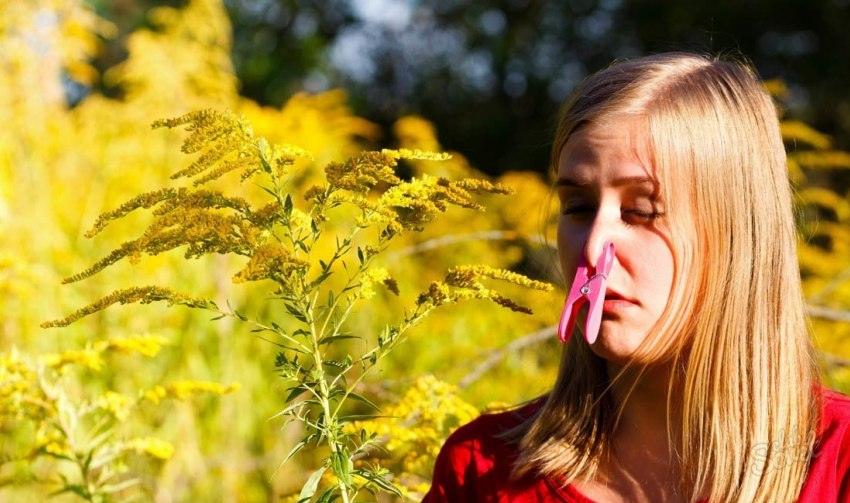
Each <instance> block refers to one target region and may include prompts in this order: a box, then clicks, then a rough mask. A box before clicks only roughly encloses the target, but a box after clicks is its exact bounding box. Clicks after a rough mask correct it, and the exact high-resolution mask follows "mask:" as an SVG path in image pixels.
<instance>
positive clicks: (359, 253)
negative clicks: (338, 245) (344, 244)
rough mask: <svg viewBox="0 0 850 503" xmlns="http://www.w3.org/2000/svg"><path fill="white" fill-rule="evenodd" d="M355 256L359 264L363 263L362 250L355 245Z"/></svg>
mask: <svg viewBox="0 0 850 503" xmlns="http://www.w3.org/2000/svg"><path fill="white" fill-rule="evenodd" d="M357 258H358V259H360V265H363V250H361V249H360V247H359V246H358V247H357Z"/></svg>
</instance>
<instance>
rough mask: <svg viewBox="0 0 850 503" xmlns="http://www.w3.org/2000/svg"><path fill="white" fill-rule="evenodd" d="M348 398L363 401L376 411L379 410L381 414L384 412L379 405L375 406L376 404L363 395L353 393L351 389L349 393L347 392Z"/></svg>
mask: <svg viewBox="0 0 850 503" xmlns="http://www.w3.org/2000/svg"><path fill="white" fill-rule="evenodd" d="M348 398H353V399H355V400H357V401H358V402H363V403H365V404H366V405H368V406H369V407H372V408H373V409H375V410H377V411H378V412H380V413H381V414H383V413H384V411H382V410H381V408H380V407H378V406H377V405H375V404H374V403H372V402H370V401H369V400H367V399H366V398H365V397H363V396H361V395H358V394H357V393H355V392H353V391H352V392H351V393H349V394H348Z"/></svg>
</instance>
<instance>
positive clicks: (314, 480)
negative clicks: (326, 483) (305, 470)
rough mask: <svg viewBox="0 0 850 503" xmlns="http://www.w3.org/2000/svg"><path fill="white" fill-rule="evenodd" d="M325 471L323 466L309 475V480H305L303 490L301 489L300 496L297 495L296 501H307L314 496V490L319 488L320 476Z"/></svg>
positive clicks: (325, 467) (325, 468)
mask: <svg viewBox="0 0 850 503" xmlns="http://www.w3.org/2000/svg"><path fill="white" fill-rule="evenodd" d="M327 469H328V467H327V466H323V467H321V468H319V469H318V470H316V471H315V472H313V474H312V475H310V478H309V479H307V483H306V484H304V487H303V488H301V494H299V495H298V501H301V500H302V499H305V498H306V499H307V501H309V500H310V499H311V498H312V497H313V495H314V494H316V489H317V488H318V487H319V480H321V478H322V475H323V474H324V473H325V470H327Z"/></svg>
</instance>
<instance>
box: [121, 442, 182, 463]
mask: <svg viewBox="0 0 850 503" xmlns="http://www.w3.org/2000/svg"><path fill="white" fill-rule="evenodd" d="M125 447H126V449H128V450H134V451H136V454H140V455H141V454H146V455H148V456H152V457H155V458H157V459H168V458H170V457H171V455H172V454H174V446H173V445H171V444H170V443H169V442H166V441H165V440H160V439H158V438H154V437H138V438H133V439H130V440H128V441H127V443H126V444H125Z"/></svg>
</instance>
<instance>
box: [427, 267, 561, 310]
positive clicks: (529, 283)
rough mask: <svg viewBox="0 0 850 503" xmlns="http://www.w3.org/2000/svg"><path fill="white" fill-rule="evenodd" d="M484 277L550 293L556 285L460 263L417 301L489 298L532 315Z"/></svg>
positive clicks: (450, 301) (509, 272)
mask: <svg viewBox="0 0 850 503" xmlns="http://www.w3.org/2000/svg"><path fill="white" fill-rule="evenodd" d="M482 277H487V278H492V279H500V280H503V281H507V282H509V283H514V284H517V285H520V286H524V287H528V288H533V289H535V290H542V291H544V292H549V291H551V290H552V288H553V287H552V285H550V284H548V283H544V282H542V281H536V280H533V279H531V278H528V277H526V276H524V275H522V274H517V273H515V272H511V271H508V270H505V269H494V268H492V267H489V266H486V265H468V266H457V267H453V268H451V269H449V271H448V273H447V274H446V279H445V280H444V281H434V282H432V283H431V285H430V287H429V288H428V291H427V292H423V293H422V294H420V295H419V298H418V299H417V301H416V302H417V304H418V305H420V306H421V305H423V304H426V303H427V304H431V305H433V306H440V305H443V304H448V303H455V302H457V301H459V300H467V299H487V300H491V301H493V302H495V303H496V304H499V305H500V306H503V307H507V308H508V309H510V310H512V311H517V312H521V313H526V314H532V311H531V309H529V308H527V307H524V306H520V305H519V304H517V303H516V302H514V301H512V300H511V299H508V298H506V297H504V296H502V295H501V294H500V293H498V292H496V291H495V290H490V289H488V288H486V287H485V286H484V285H483V284H482V283H481V282H480V281H479V280H480V279H481V278H482ZM450 287H454V288H450Z"/></svg>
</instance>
